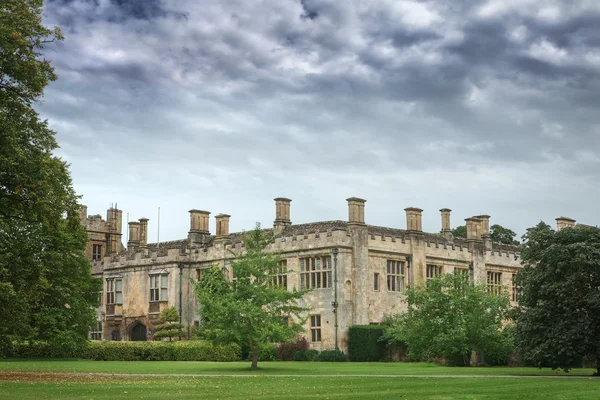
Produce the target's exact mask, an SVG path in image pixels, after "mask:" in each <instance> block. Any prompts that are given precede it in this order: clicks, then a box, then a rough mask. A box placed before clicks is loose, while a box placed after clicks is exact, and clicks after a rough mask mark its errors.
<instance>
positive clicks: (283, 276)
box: [273, 260, 287, 288]
mask: <svg viewBox="0 0 600 400" xmlns="http://www.w3.org/2000/svg"><path fill="white" fill-rule="evenodd" d="M273 285H275V286H281V287H282V288H287V260H281V262H280V263H279V266H278V267H277V271H276V273H275V275H273Z"/></svg>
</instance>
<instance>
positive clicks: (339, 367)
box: [0, 359, 600, 398]
mask: <svg viewBox="0 0 600 400" xmlns="http://www.w3.org/2000/svg"><path fill="white" fill-rule="evenodd" d="M258 365H259V369H258V370H251V369H250V363H249V362H230V363H215V362H193V361H190V362H185V361H90V360H52V361H49V360H22V359H21V360H19V359H5V360H0V371H42V372H43V371H46V372H47V371H51V372H83V373H90V372H100V373H119V374H223V375H254V374H262V375H321V374H335V375H357V374H360V375H363V374H365V375H478V376H479V375H488V376H489V375H503V376H507V375H516V376H521V375H533V376H547V375H570V376H575V375H580V376H591V375H592V374H593V373H594V369H591V368H580V369H573V370H571V372H570V373H568V374H565V373H564V372H561V371H553V370H552V369H549V368H548V369H539V368H522V367H518V368H513V367H470V368H461V367H445V366H441V365H438V364H434V363H399V362H395V363H350V362H347V363H326V362H259V364H258ZM599 398H600V394H599Z"/></svg>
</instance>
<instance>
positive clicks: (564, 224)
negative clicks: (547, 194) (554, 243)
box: [556, 217, 575, 231]
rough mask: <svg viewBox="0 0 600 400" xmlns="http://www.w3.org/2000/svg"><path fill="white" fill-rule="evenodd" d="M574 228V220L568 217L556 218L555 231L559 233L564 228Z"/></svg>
mask: <svg viewBox="0 0 600 400" xmlns="http://www.w3.org/2000/svg"><path fill="white" fill-rule="evenodd" d="M574 226H575V220H574V219H571V218H568V217H558V218H556V230H557V231H561V230H563V229H565V228H573V227H574Z"/></svg>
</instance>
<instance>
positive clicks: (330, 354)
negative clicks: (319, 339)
mask: <svg viewBox="0 0 600 400" xmlns="http://www.w3.org/2000/svg"><path fill="white" fill-rule="evenodd" d="M315 361H325V362H343V361H348V360H347V358H346V354H345V353H344V352H343V351H341V350H323V351H322V352H321V353H319V355H318V356H317V357H315Z"/></svg>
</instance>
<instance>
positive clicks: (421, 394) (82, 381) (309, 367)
mask: <svg viewBox="0 0 600 400" xmlns="http://www.w3.org/2000/svg"><path fill="white" fill-rule="evenodd" d="M260 365H261V366H262V367H261V369H260V370H259V371H252V370H250V368H249V363H248V362H244V363H239V362H236V363H210V362H102V361H84V360H57V361H47V360H46V361H35V360H30V361H25V360H2V361H0V399H18V400H27V399H36V400H38V399H109V398H110V399H130V398H131V399H161V400H165V399H186V398H187V399H192V398H194V399H248V398H253V399H302V398H306V399H308V398H322V399H367V398H369V399H413V398H414V399H425V400H427V399H437V400H443V399H485V400H488V399H525V400H535V399H543V400H554V399H565V400H567V399H569V400H571V399H598V398H600V378H592V377H589V378H575V379H564V378H561V377H556V378H552V377H547V375H561V376H564V375H565V374H562V373H557V372H555V371H551V370H539V369H535V368H450V367H442V366H439V365H435V364H429V363H318V362H315V363H312V362H306V363H297V362H264V363H259V366H260ZM70 372H79V373H81V372H84V373H90V372H102V373H107V372H108V373H110V372H112V373H131V374H144V373H152V374H224V375H231V376H225V377H222V376H221V377H212V376H206V377H194V376H159V377H140V376H137V377H122V376H98V375H70V374H69V373H70ZM592 372H593V371H592V370H591V369H586V370H575V371H574V373H575V374H577V375H581V374H585V375H590V374H591V373H592ZM249 374H250V375H259V376H243V375H249ZM357 374H371V375H383V374H386V375H398V376H397V377H382V376H368V377H361V376H348V375H357ZM532 374H537V375H541V376H540V377H533V378H532V377H521V378H519V377H489V376H506V375H532ZM278 375H292V376H278ZM308 375H321V376H308ZM331 375H339V376H331ZM402 375H419V376H422V377H403V376H402ZM433 375H438V376H440V375H446V376H448V377H442V378H440V377H433ZM450 375H480V376H483V377H479V378H468V377H464V378H457V377H450ZM486 375H487V376H488V377H486ZM569 375H572V374H569Z"/></svg>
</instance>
